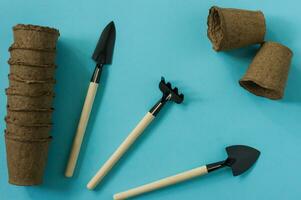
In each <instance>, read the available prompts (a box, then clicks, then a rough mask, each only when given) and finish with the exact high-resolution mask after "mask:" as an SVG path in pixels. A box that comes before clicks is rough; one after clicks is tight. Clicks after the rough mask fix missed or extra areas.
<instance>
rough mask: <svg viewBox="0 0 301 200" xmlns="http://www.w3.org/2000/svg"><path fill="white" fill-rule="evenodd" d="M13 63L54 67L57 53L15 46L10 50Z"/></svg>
mask: <svg viewBox="0 0 301 200" xmlns="http://www.w3.org/2000/svg"><path fill="white" fill-rule="evenodd" d="M9 51H10V56H11V60H12V62H23V63H26V64H31V65H53V64H54V63H55V51H54V50H43V49H29V48H22V47H18V46H16V45H15V44H14V45H12V46H11V47H10V48H9Z"/></svg>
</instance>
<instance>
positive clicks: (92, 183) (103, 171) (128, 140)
mask: <svg viewBox="0 0 301 200" xmlns="http://www.w3.org/2000/svg"><path fill="white" fill-rule="evenodd" d="M154 118H155V117H154V116H153V115H152V114H151V113H149V112H148V113H147V114H146V115H145V116H144V118H143V119H142V120H141V121H140V122H139V124H138V125H137V126H136V128H134V130H133V131H132V132H131V133H130V134H129V135H128V137H127V138H126V139H125V140H124V141H123V142H122V143H121V145H120V146H119V147H118V148H117V150H116V151H115V152H114V153H113V155H112V156H111V157H110V158H109V160H107V162H106V163H105V164H104V165H103V166H102V167H101V168H100V169H99V171H98V172H97V173H96V175H95V176H94V177H93V178H92V179H91V180H90V182H89V183H88V185H87V188H88V189H90V190H93V189H94V188H95V187H96V185H97V184H98V183H99V182H100V181H101V180H102V179H103V178H104V176H105V175H106V174H107V173H108V172H109V171H110V170H111V169H112V167H113V166H114V165H115V164H116V163H117V161H118V160H119V159H120V158H121V157H122V155H123V154H124V153H125V152H126V151H127V150H128V149H129V147H130V146H131V145H132V144H133V143H134V142H135V140H136V139H137V138H138V137H139V136H140V135H141V133H142V132H143V131H144V129H145V128H146V127H147V126H148V125H149V124H150V123H151V122H152V120H153V119H154Z"/></svg>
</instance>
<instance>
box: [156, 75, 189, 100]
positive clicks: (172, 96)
mask: <svg viewBox="0 0 301 200" xmlns="http://www.w3.org/2000/svg"><path fill="white" fill-rule="evenodd" d="M159 88H160V90H161V91H162V93H163V97H162V99H163V100H165V101H168V100H171V101H174V102H176V103H177V104H180V103H182V102H183V100H184V95H183V94H179V91H178V88H177V87H175V88H173V89H172V87H171V83H170V82H167V83H166V82H165V79H164V77H161V81H160V84H159Z"/></svg>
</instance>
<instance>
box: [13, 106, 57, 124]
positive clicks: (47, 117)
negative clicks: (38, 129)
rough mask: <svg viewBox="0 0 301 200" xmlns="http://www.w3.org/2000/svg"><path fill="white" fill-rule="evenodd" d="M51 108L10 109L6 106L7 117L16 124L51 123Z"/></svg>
mask: <svg viewBox="0 0 301 200" xmlns="http://www.w3.org/2000/svg"><path fill="white" fill-rule="evenodd" d="M52 112H53V110H40V111H32V110H12V109H10V108H9V107H8V108H7V117H8V118H9V119H10V121H12V122H14V123H18V124H31V125H34V124H51V118H52Z"/></svg>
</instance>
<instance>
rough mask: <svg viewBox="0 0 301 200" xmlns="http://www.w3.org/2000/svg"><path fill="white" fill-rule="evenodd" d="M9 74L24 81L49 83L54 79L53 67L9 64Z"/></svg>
mask: <svg viewBox="0 0 301 200" xmlns="http://www.w3.org/2000/svg"><path fill="white" fill-rule="evenodd" d="M10 74H15V75H16V76H18V77H20V78H22V79H25V80H36V81H50V80H53V79H54V76H55V67H54V66H53V67H39V66H29V65H24V64H11V65H10Z"/></svg>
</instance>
